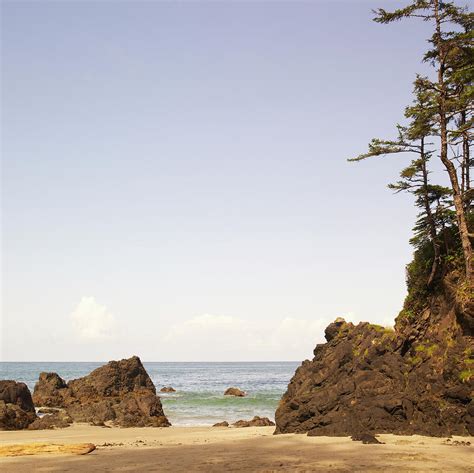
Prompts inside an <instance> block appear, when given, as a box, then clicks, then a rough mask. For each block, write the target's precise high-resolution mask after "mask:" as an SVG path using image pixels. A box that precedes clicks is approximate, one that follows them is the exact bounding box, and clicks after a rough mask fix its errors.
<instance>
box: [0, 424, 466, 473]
mask: <svg viewBox="0 0 474 473" xmlns="http://www.w3.org/2000/svg"><path fill="white" fill-rule="evenodd" d="M273 430H274V428H273V427H254V428H243V429H236V428H212V427H171V428H163V429H160V428H130V429H121V428H103V427H92V426H89V425H81V424H75V425H73V426H71V427H70V428H67V429H61V430H50V431H36V432H32V431H16V432H0V447H5V446H7V445H18V444H31V443H37V442H41V443H50V444H78V443H93V444H95V445H96V446H97V449H96V450H95V451H94V452H92V453H89V454H87V455H71V454H58V453H50V454H43V455H34V456H20V457H1V458H0V469H1V471H2V472H5V473H7V472H12V473H13V472H16V473H21V472H32V471H35V472H53V471H54V472H76V471H77V472H79V471H87V472H107V471H118V472H125V471H127V472H138V471H139V472H155V471H156V472H158V471H159V472H163V471H174V472H177V471H206V472H218V471H344V472H352V471H403V472H411V471H417V472H418V471H420V472H421V471H423V472H428V471H429V472H433V471H439V472H448V471H449V472H450V471H452V472H468V471H472V458H473V455H472V453H473V448H474V446H473V445H471V446H462V445H447V444H446V443H445V442H446V439H445V438H431V437H421V436H417V435H415V436H395V435H380V436H379V439H380V440H381V441H382V442H385V444H384V445H363V444H361V443H360V442H353V441H352V440H351V439H350V438H347V437H338V438H335V437H307V436H306V435H295V434H285V435H278V436H274V435H272V434H273ZM454 440H462V441H471V444H472V443H473V442H472V438H465V437H464V438H463V437H459V438H458V437H453V438H452V439H451V443H452V442H454Z"/></svg>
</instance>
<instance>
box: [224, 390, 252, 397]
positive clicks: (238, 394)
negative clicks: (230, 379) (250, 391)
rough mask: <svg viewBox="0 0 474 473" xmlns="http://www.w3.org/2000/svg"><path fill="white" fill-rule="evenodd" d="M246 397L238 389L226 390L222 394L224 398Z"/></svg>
mask: <svg viewBox="0 0 474 473" xmlns="http://www.w3.org/2000/svg"><path fill="white" fill-rule="evenodd" d="M246 395H247V393H245V392H244V391H241V390H240V389H239V388H227V389H226V390H225V393H224V396H235V397H244V396H246Z"/></svg>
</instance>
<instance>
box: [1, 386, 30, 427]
mask: <svg viewBox="0 0 474 473" xmlns="http://www.w3.org/2000/svg"><path fill="white" fill-rule="evenodd" d="M36 418H37V417H36V412H35V407H34V405H33V400H32V399H31V393H30V390H29V389H28V386H27V385H26V384H25V383H18V382H16V381H11V380H2V381H0V430H19V429H26V428H27V427H28V426H29V425H30V424H31V423H33V422H34V421H35V420H36Z"/></svg>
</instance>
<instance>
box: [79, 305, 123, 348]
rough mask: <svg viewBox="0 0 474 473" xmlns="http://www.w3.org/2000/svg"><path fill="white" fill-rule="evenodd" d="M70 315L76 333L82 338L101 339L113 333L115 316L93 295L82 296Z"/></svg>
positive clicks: (111, 335) (110, 336)
mask: <svg viewBox="0 0 474 473" xmlns="http://www.w3.org/2000/svg"><path fill="white" fill-rule="evenodd" d="M70 317H71V320H72V324H73V328H74V330H75V331H76V334H77V335H78V337H79V338H81V339H83V340H103V339H107V338H112V337H113V336H114V334H115V330H116V325H117V324H116V321H115V317H114V316H113V315H112V314H111V313H110V312H109V311H108V310H107V307H106V306H104V305H101V304H99V303H97V302H96V300H95V298H94V297H83V298H82V299H81V301H80V302H79V304H78V306H77V307H76V309H75V310H74V312H72V314H71V315H70Z"/></svg>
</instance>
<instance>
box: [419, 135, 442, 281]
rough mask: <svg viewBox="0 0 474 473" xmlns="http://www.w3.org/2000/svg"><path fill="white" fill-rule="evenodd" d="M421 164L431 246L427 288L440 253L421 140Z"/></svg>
mask: <svg viewBox="0 0 474 473" xmlns="http://www.w3.org/2000/svg"><path fill="white" fill-rule="evenodd" d="M421 162H422V166H421V169H422V173H423V203H424V205H425V212H426V218H427V220H428V227H429V232H430V237H431V242H432V244H433V252H434V254H433V263H432V265H431V273H430V277H429V278H428V286H431V284H433V281H434V278H435V277H436V273H437V271H438V265H439V262H440V259H441V252H440V248H439V242H438V234H437V231H436V222H435V219H434V217H433V212H431V205H430V197H429V192H428V170H427V169H426V155H425V139H424V138H421Z"/></svg>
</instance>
